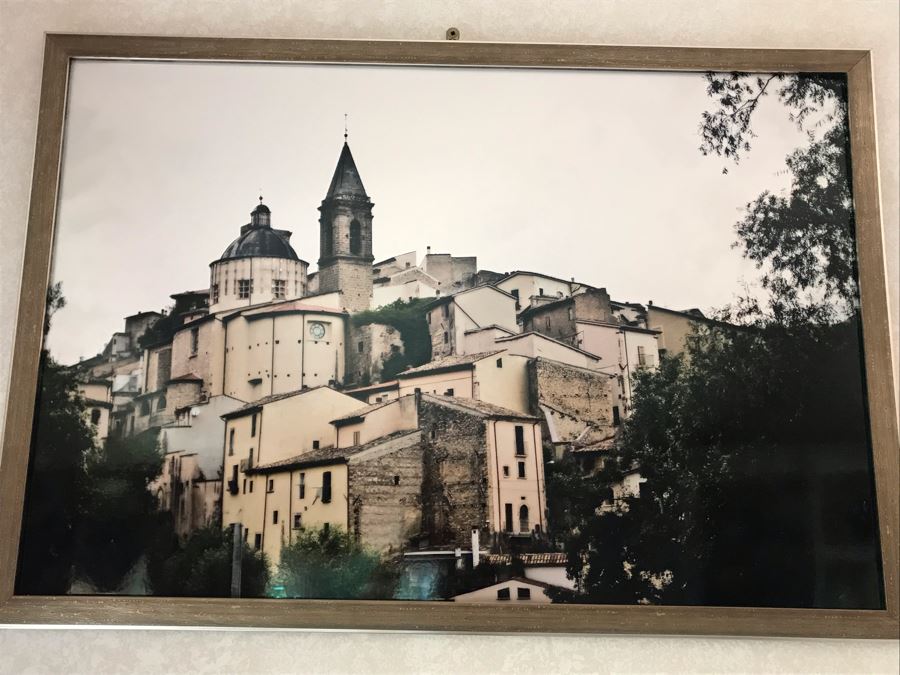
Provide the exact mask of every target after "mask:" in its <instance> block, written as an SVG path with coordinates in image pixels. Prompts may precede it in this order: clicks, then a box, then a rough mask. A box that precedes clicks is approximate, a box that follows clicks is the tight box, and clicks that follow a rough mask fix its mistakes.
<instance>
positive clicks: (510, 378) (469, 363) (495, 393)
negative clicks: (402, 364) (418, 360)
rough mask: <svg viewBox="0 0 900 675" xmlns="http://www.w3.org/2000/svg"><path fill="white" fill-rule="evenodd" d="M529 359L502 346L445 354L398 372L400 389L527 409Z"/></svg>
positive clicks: (410, 392) (401, 394) (399, 390)
mask: <svg viewBox="0 0 900 675" xmlns="http://www.w3.org/2000/svg"><path fill="white" fill-rule="evenodd" d="M527 364H528V359H527V358H526V357H524V356H518V355H514V354H508V353H506V352H504V351H503V350H500V349H495V350H493V351H489V352H482V353H478V354H465V355H462V356H445V357H441V358H437V359H433V360H432V361H430V362H429V363H426V364H425V365H422V366H418V367H416V368H410V369H408V370H404V371H403V372H402V373H400V374H398V375H397V379H398V381H399V388H398V393H399V395H400V396H407V395H409V394H414V393H424V394H435V395H438V396H455V397H458V398H467V399H474V400H478V401H485V402H487V403H493V404H494V405H499V406H503V407H505V408H510V409H512V410H517V411H519V412H521V413H526V414H527V413H528V412H529V411H530V410H531V405H530V403H529V400H528V375H527V372H526V366H527Z"/></svg>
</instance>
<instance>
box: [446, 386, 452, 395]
mask: <svg viewBox="0 0 900 675" xmlns="http://www.w3.org/2000/svg"><path fill="white" fill-rule="evenodd" d="M444 396H453V388H452V387H451V388H450V389H448V390H447V391H445V392H444Z"/></svg>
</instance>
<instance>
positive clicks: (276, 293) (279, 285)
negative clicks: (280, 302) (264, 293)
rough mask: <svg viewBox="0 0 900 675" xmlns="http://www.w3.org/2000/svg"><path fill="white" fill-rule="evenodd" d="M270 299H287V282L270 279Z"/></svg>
mask: <svg viewBox="0 0 900 675" xmlns="http://www.w3.org/2000/svg"><path fill="white" fill-rule="evenodd" d="M272 297H274V298H286V297H287V281H285V280H284V279H272Z"/></svg>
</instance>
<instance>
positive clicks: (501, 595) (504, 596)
mask: <svg viewBox="0 0 900 675" xmlns="http://www.w3.org/2000/svg"><path fill="white" fill-rule="evenodd" d="M497 599H498V600H509V589H508V588H498V589H497Z"/></svg>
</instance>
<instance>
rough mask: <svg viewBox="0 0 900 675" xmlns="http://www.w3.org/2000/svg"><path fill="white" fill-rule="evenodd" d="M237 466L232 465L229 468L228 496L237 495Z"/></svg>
mask: <svg viewBox="0 0 900 675" xmlns="http://www.w3.org/2000/svg"><path fill="white" fill-rule="evenodd" d="M237 479H238V465H237V464H234V465H233V466H232V467H231V480H230V481H228V492H229V494H233V495H236V494H237V491H238V489H237V486H238V482H237Z"/></svg>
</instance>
